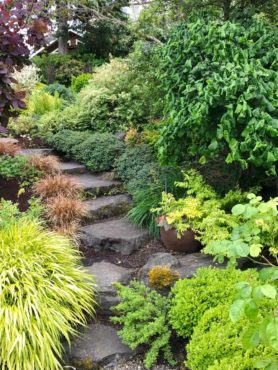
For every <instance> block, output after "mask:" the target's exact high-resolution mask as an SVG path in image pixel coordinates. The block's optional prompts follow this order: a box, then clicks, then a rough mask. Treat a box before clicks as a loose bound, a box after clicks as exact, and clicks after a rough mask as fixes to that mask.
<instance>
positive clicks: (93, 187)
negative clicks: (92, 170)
mask: <svg viewBox="0 0 278 370" xmlns="http://www.w3.org/2000/svg"><path fill="white" fill-rule="evenodd" d="M71 178H72V179H73V181H75V182H76V183H77V184H79V185H80V187H81V188H82V189H83V190H84V191H85V192H86V193H88V194H89V195H104V194H111V193H112V194H119V193H121V192H122V184H121V183H120V182H118V181H110V180H103V179H102V178H101V176H100V175H93V174H89V173H83V174H79V175H72V176H71Z"/></svg>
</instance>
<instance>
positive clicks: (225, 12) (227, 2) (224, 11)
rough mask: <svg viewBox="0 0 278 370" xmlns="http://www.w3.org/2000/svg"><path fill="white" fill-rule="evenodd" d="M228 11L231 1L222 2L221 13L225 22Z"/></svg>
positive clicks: (228, 14) (228, 15) (227, 18)
mask: <svg viewBox="0 0 278 370" xmlns="http://www.w3.org/2000/svg"><path fill="white" fill-rule="evenodd" d="M230 11H231V0H223V13H224V20H225V21H228V20H229V18H230Z"/></svg>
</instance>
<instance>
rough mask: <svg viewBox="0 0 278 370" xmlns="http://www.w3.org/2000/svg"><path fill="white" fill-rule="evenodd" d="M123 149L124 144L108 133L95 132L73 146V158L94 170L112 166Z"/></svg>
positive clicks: (102, 169)
mask: <svg viewBox="0 0 278 370" xmlns="http://www.w3.org/2000/svg"><path fill="white" fill-rule="evenodd" d="M124 149H125V144H124V143H123V142H122V141H119V140H118V139H117V138H116V137H115V135H113V134H110V133H95V134H92V135H90V136H89V137H87V139H86V140H85V141H84V142H81V143H80V144H77V145H75V146H74V148H73V152H74V158H75V159H77V160H78V161H80V162H81V163H83V164H85V165H86V167H87V168H89V169H91V170H94V171H98V172H100V171H107V170H110V169H112V168H113V166H114V161H115V159H116V158H117V157H119V156H120V155H121V154H122V153H123V152H124Z"/></svg>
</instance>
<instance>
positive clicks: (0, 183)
mask: <svg viewBox="0 0 278 370" xmlns="http://www.w3.org/2000/svg"><path fill="white" fill-rule="evenodd" d="M19 190H20V184H19V182H18V181H17V180H16V179H11V180H7V179H4V178H3V177H1V176H0V198H3V199H6V200H11V201H12V202H13V203H18V205H19V209H20V211H22V212H24V211H26V210H27V209H28V206H29V205H28V201H29V199H30V198H31V196H32V193H31V189H30V188H29V189H28V188H27V189H25V192H24V193H23V194H21V195H20V196H19V197H18V192H19Z"/></svg>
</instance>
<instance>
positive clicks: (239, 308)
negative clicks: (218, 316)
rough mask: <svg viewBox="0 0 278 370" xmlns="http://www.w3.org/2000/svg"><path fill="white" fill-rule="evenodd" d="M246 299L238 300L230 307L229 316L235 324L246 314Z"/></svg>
mask: <svg viewBox="0 0 278 370" xmlns="http://www.w3.org/2000/svg"><path fill="white" fill-rule="evenodd" d="M244 306H245V301H244V299H237V300H235V301H234V303H233V304H232V305H231V307H230V312H229V316H230V319H231V320H232V321H233V322H236V321H238V320H239V319H240V318H241V317H242V316H243V314H244Z"/></svg>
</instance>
